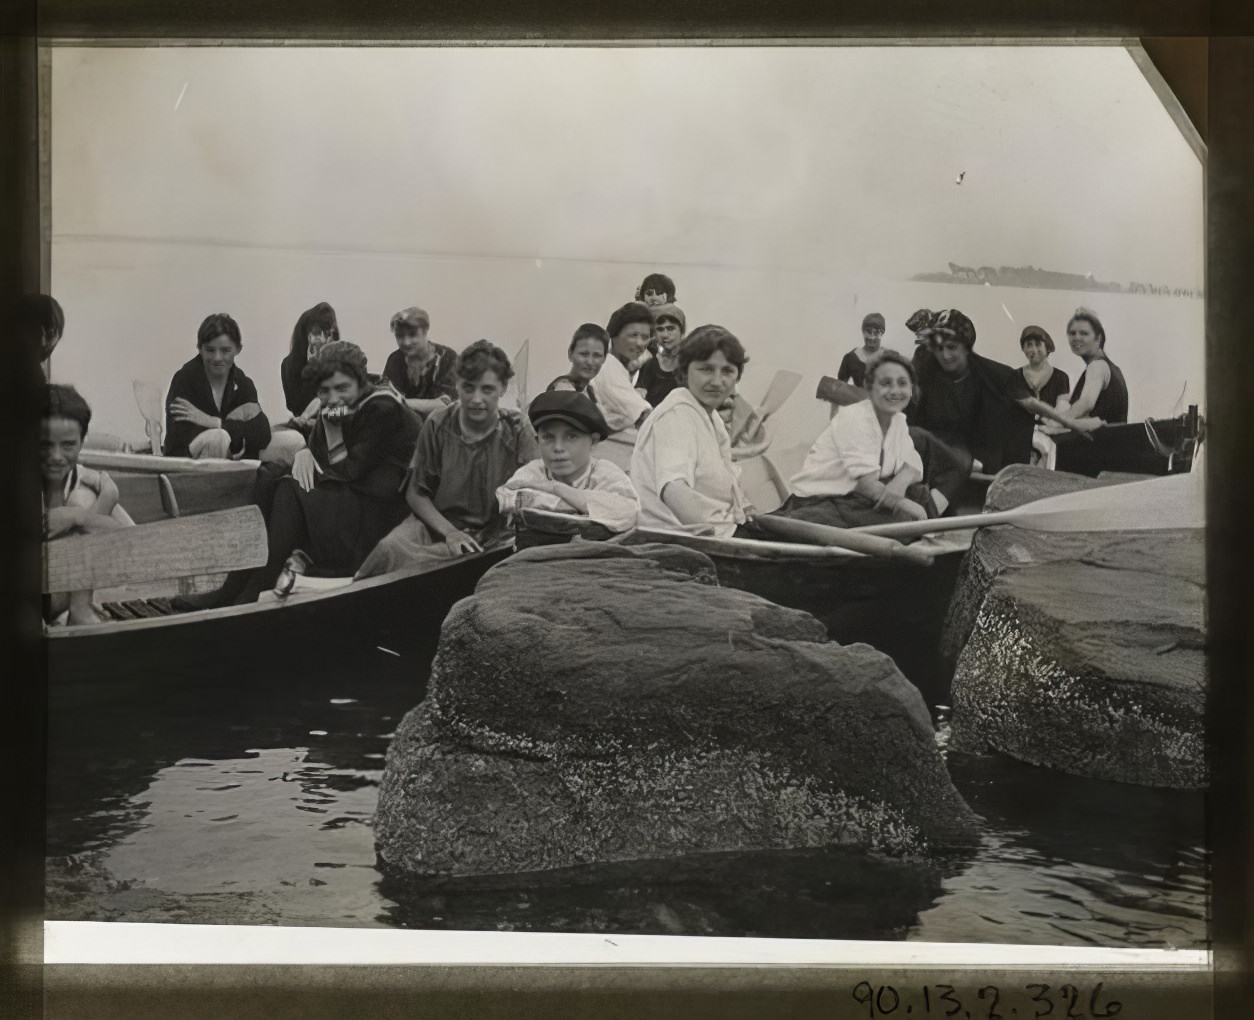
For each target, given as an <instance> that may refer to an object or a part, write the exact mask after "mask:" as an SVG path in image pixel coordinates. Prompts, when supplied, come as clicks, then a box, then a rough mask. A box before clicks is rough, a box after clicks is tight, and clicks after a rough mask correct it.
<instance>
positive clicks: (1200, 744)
mask: <svg viewBox="0 0 1254 1020" xmlns="http://www.w3.org/2000/svg"><path fill="white" fill-rule="evenodd" d="M1119 480H1121V479H1087V478H1081V477H1079V476H1074V475H1064V474H1060V473H1057V472H1045V471H1040V470H1037V469H1032V468H1026V467H1017V468H1015V469H1007V471H1006V472H1003V474H1002V475H1000V476H999V477H998V480H997V481H996V482H995V483H994V484H993V486H991V487H990V489H989V498H988V505H989V507H990V509H999V510H1000V509H1010V508H1012V507H1014V506H1019V505H1022V504H1023V503H1027V502H1031V501H1032V500H1035V499H1040V498H1043V497H1045V496H1050V495H1056V494H1059V493H1061V492H1067V491H1074V490H1076V489H1080V488H1090V487H1093V486H1096V485H1101V484H1111V483H1112V482H1116V481H1119ZM1204 601H1205V548H1204V534H1203V532H1202V531H1201V530H1200V529H1194V530H1180V531H1143V532H1084V533H1074V534H1063V533H1057V532H1033V531H1028V530H1024V529H1019V528H1012V527H1000V528H991V529H987V530H985V531H981V532H980V533H979V534H978V535H977V537H976V540H975V542H974V543H973V544H972V547H971V551H970V553H969V554H968V556H967V561H966V564H965V566H964V576H963V578H962V580H961V581H960V583H959V588H958V591H957V592H956V594H955V598H954V603H953V606H952V607H951V611H950V618H949V621H948V630H947V639H948V641H949V642H950V643H951V646H952V645H956V644H959V643H961V646H962V650H961V654H960V655H959V656H958V661H957V667H956V670H955V674H954V681H953V732H952V746H953V747H954V749H956V750H970V751H985V750H997V751H1001V752H1004V753H1006V754H1009V755H1012V756H1013V757H1015V758H1019V759H1020V760H1022V761H1026V762H1030V763H1032V764H1036V765H1043V766H1047V767H1050V768H1055V769H1059V770H1062V771H1064V772H1069V773H1073V774H1075V775H1081V776H1087V777H1091V778H1097V779H1108V780H1115V781H1120V782H1130V783H1141V784H1146V785H1153V786H1171V787H1185V788H1194V787H1201V786H1204V785H1205V782H1206V767H1205V754H1204V729H1203V715H1204V701H1205V682H1206V662H1205V653H1204V643H1205V621H1204Z"/></svg>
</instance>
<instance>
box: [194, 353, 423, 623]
mask: <svg viewBox="0 0 1254 1020" xmlns="http://www.w3.org/2000/svg"><path fill="white" fill-rule="evenodd" d="M304 381H305V382H307V383H308V384H309V385H310V386H311V387H312V388H313V390H314V392H315V393H317V395H318V404H319V411H318V415H317V420H316V421H315V423H314V427H313V431H312V433H311V434H310V437H309V446H308V448H307V449H303V450H301V451H300V452H299V453H297V454H296V459H295V462H294V463H293V465H292V473H291V474H290V475H286V476H284V477H282V478H280V479H279V480H278V482H277V485H276V486H275V488H274V492H273V496H272V498H271V499H270V501H269V503H270V505H269V520H268V522H267V524H268V527H267V531H268V538H269V547H270V554H269V557H268V559H267V561H266V564H265V566H263V567H259V568H257V569H256V570H252V571H239V572H236V573H234V574H232V575H230V577H229V578H228V580H227V583H226V584H225V585H224V586H223V588H222V590H221V592H218V593H212V595H211V596H210V597H209V598H208V599H201V600H196V599H189V600H184V601H185V602H188V603H190V604H189V605H188V607H187V608H205V607H206V605H223V604H227V603H229V602H234V603H235V604H237V605H239V604H244V603H248V602H255V601H256V599H257V597H258V596H259V595H260V594H261V593H262V592H263V591H265V590H267V589H269V588H274V589H275V591H276V593H278V594H286V593H287V592H288V591H290V590H291V588H292V586H293V584H294V583H295V575H296V574H306V573H307V574H311V575H320V576H324V577H339V576H351V575H352V574H353V573H354V572H355V571H356V570H357V568H358V567H360V566H361V564H362V562H363V561H364V560H365V558H366V556H367V555H368V554H369V553H370V551H371V550H372V549H373V548H374V546H375V543H376V542H378V541H379V539H381V538H383V536H384V535H386V534H387V533H388V532H389V531H391V530H392V528H394V527H395V526H396V525H397V524H399V523H400V522H401V521H402V520H404V518H405V515H406V513H407V508H406V506H405V500H404V497H403V496H402V495H401V486H402V483H403V481H404V478H405V472H406V469H407V465H408V464H409V459H410V456H411V454H412V453H413V448H414V443H415V441H416V440H417V437H418V417H417V415H415V414H414V412H413V411H412V410H410V409H409V408H408V407H407V406H406V405H405V401H404V400H403V399H402V398H401V397H400V395H399V394H398V393H397V392H396V391H395V389H393V388H392V387H391V386H390V385H386V384H378V383H376V382H375V381H374V380H373V379H372V378H371V376H370V375H369V374H368V373H367V371H366V356H365V354H363V353H362V351H361V349H360V348H359V347H358V346H357V345H356V344H351V343H348V342H347V341H345V340H334V341H332V342H331V343H329V344H327V345H326V346H325V347H323V348H322V350H321V352H320V354H319V356H318V357H317V358H316V359H315V360H313V361H310V362H309V363H308V364H307V365H306V366H305V370H304Z"/></svg>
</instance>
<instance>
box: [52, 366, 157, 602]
mask: <svg viewBox="0 0 1254 1020" xmlns="http://www.w3.org/2000/svg"><path fill="white" fill-rule="evenodd" d="M90 423H91V408H90V407H88V406H87V401H85V400H84V399H83V398H82V397H81V396H80V395H79V393H78V391H77V390H75V389H74V387H72V386H55V385H46V386H44V389H43V406H42V408H41V411H40V441H39V459H40V467H41V471H42V474H43V513H44V539H45V540H48V541H51V540H53V539H57V538H61V537H63V536H65V535H72V534H80V533H83V532H89V531H101V530H105V529H108V528H120V527H127V526H129V525H132V524H134V523H135V522H134V521H132V520H131V518H130V515H129V514H127V512H126V511H125V510H123V509H122V507H121V505H120V504H119V503H118V487H117V485H116V484H115V483H114V482H113V479H111V478H110V477H109V476H108V475H107V474H105V473H104V472H103V471H93V470H92V469H91V468H86V467H80V466H79V463H78V457H79V454H80V453H81V452H82V450H83V440H84V439H86V438H87V426H88V425H89V424H90ZM91 598H92V593H91V592H90V591H76V592H70V593H68V594H67V593H64V592H58V593H56V594H53V595H50V596H49V597H48V598H47V599H46V600H45V604H44V619H45V620H47V621H48V622H54V621H55V622H61V621H62V620H64V622H67V623H70V624H75V625H77V624H87V623H103V622H104V617H103V616H101V615H100V614H99V613H97V612H96V610H95V609H94V608H93V607H92V604H91Z"/></svg>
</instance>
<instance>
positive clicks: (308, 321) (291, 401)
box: [279, 301, 340, 435]
mask: <svg viewBox="0 0 1254 1020" xmlns="http://www.w3.org/2000/svg"><path fill="white" fill-rule="evenodd" d="M339 338H340V328H339V326H338V325H337V324H336V321H335V309H334V308H332V307H331V306H330V305H329V304H327V303H326V302H325V301H323V302H320V303H319V304H316V305H314V306H313V307H312V308H308V309H306V310H305V311H303V312H301V313H300V318H298V319H297V320H296V325H295V326H294V327H293V328H292V340H291V349H290V350H289V352H288V355H287V357H285V358H284V359H283V361H282V363H281V364H280V365H279V376H280V377H281V378H282V380H283V402H284V403H285V404H287V409H288V410H289V411H290V412H291V413H292V417H293V419H294V421H293V424H294V425H295V426H296V427H297V428H299V429H300V431H301V432H303V433H304V434H305V435H308V434H309V432H310V431H311V430H312V429H313V425H314V421H315V419H316V418H317V416H318V410H319V407H320V406H321V405H320V404H319V403H318V394H317V392H316V391H315V389H314V387H313V385H312V384H311V383H309V382H307V381H306V380H305V378H304V374H303V373H304V371H305V366H306V365H307V364H309V362H310V361H315V360H317V357H318V352H319V351H320V350H321V349H322V347H323V345H324V344H328V343H330V342H331V341H333V340H338V339H339Z"/></svg>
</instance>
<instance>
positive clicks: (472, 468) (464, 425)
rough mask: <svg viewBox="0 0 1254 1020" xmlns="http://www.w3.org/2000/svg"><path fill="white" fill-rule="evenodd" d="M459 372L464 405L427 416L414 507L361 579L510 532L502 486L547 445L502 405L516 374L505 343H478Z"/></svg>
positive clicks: (415, 465) (462, 358) (409, 490)
mask: <svg viewBox="0 0 1254 1020" xmlns="http://www.w3.org/2000/svg"><path fill="white" fill-rule="evenodd" d="M456 371H457V395H458V397H457V402H456V403H454V404H449V405H448V406H447V407H442V408H440V409H439V410H437V411H432V412H431V414H430V415H428V416H427V420H426V421H425V422H423V425H422V431H421V432H420V433H419V434H418V442H417V445H416V446H415V447H414V451H413V458H412V459H411V460H410V462H409V482H408V484H407V485H406V486H405V502H406V503H407V504H408V506H409V509H410V511H412V512H411V513H410V515H409V516H408V517H406V518H405V519H404V520H402V521H401V522H400V523H399V524H398V525H397V526H396V527H395V528H393V529H392V531H391V532H390V533H389V534H387V535H386V536H385V537H384V538H383V540H382V541H380V542H379V544H378V545H377V546H376V547H375V549H374V551H373V552H372V553H371V554H370V555H369V556H368V557H367V559H366V561H365V562H364V563H363V564H362V565H361V568H360V569H359V570H358V571H357V577H359V578H362V577H374V576H376V575H378V574H386V573H389V572H391V571H393V570H399V569H401V568H403V567H408V566H413V565H415V564H417V563H421V562H423V561H424V560H431V559H451V558H454V557H457V556H465V555H468V554H471V553H477V552H482V551H483V549H484V548H485V547H486V546H488V545H491V544H494V543H496V542H497V541H499V540H501V539H503V538H504V537H505V535H506V527H505V525H506V520H505V517H504V515H503V514H502V513H501V510H500V507H499V505H498V503H497V499H496V490H497V489H498V488H499V487H500V486H502V485H504V484H505V483H506V482H507V481H509V479H510V477H511V476H512V475H513V474H514V472H515V471H517V470H518V469H519V468H520V467H522V466H523V465H524V464H526V463H528V462H529V461H532V460H535V459H536V458H537V457H539V456H540V448H539V446H538V445H537V443H536V439H535V436H534V435H532V432H531V428H530V427H529V426H528V425H527V424H526V423H525V422H524V421H523V418H522V415H521V414H519V413H518V411H516V410H512V409H507V408H503V407H500V406H499V404H500V400H501V395H502V394H503V393H504V392H505V388H506V387H507V386H508V385H509V381H510V379H512V378H513V377H514V369H513V366H511V365H510V362H509V356H508V355H507V354H506V353H505V352H504V351H503V350H501V348H499V347H497V346H496V345H495V344H493V343H491V342H490V341H488V340H478V341H476V342H475V343H473V344H471V345H470V346H469V347H467V348H466V349H465V350H464V351H462V353H461V354H460V355H459V356H458V358H457V369H456Z"/></svg>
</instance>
